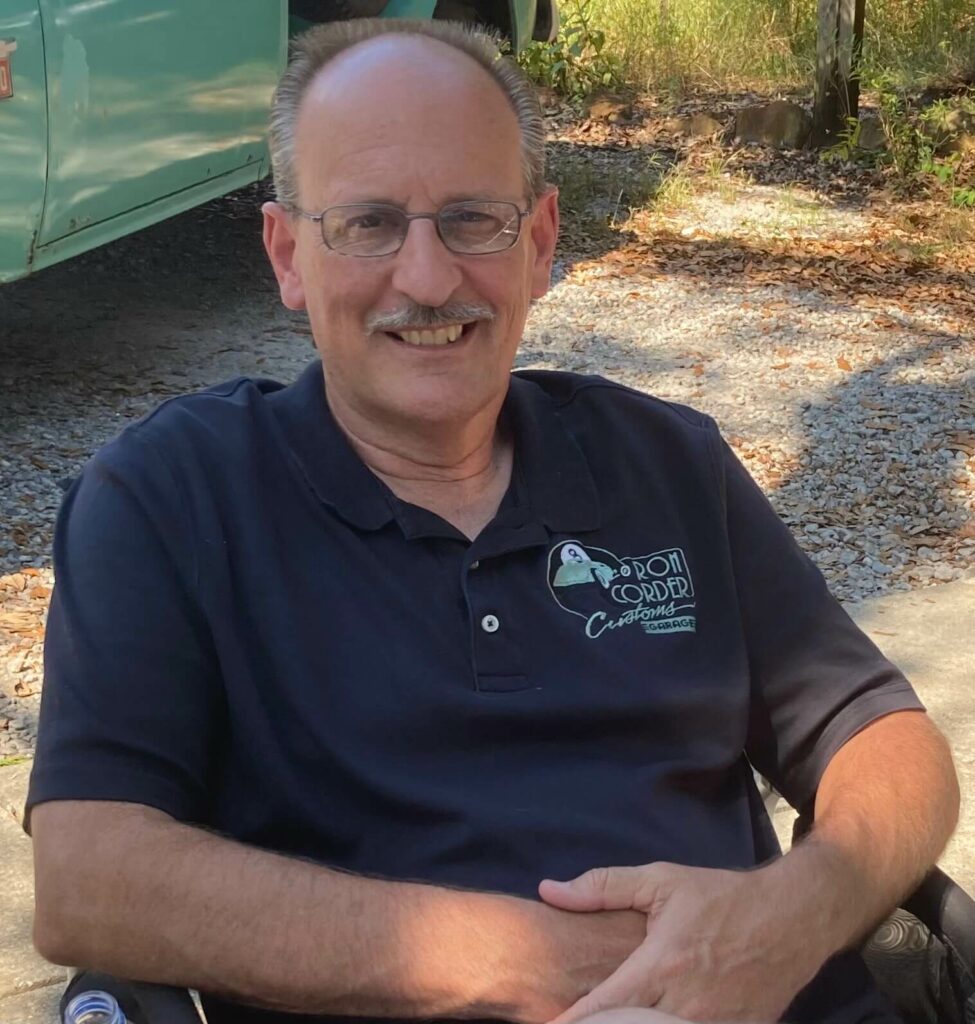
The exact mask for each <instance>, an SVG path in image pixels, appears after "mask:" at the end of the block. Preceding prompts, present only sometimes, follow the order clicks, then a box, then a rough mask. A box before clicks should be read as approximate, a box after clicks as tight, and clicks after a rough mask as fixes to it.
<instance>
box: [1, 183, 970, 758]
mask: <svg viewBox="0 0 975 1024" xmlns="http://www.w3.org/2000/svg"><path fill="white" fill-rule="evenodd" d="M261 198H262V190H261V187H260V186H258V187H255V188H252V189H249V190H246V191H245V192H242V193H238V194H236V195H235V196H232V197H229V198H226V199H223V200H221V201H219V202H216V203H212V204H210V205H208V206H206V207H204V208H202V209H201V210H197V211H191V212H190V213H187V214H184V215H182V216H180V217H178V218H176V219H174V220H171V221H169V222H166V223H164V224H161V225H158V226H157V227H155V228H152V229H150V230H148V231H145V232H142V233H141V234H138V235H136V236H134V237H131V238H128V239H125V240H123V241H121V242H119V243H116V244H114V245H112V246H108V247H106V248H103V249H100V250H97V251H95V252H93V253H89V254H87V255H86V256H83V257H81V258H79V259H76V260H74V261H71V262H68V263H66V264H62V265H60V266H57V267H54V268H52V269H50V270H47V271H44V272H42V273H40V274H38V275H37V276H36V277H34V278H32V279H27V280H25V281H21V282H17V283H15V284H12V285H6V286H4V287H2V288H0V324H2V328H0V757H3V756H5V755H16V754H18V753H27V752H29V751H30V749H31V746H32V742H33V736H34V730H35V725H36V714H37V708H38V704H39V694H40V657H41V653H42V643H43V620H44V615H45V612H46V607H47V598H48V596H49V594H50V587H51V585H52V582H53V580H52V573H51V569H50V554H49V549H50V541H51V533H52V528H53V523H54V518H55V514H56V511H57V508H58V504H59V502H60V499H61V496H62V494H63V490H64V488H65V487H66V486H67V484H68V482H69V481H70V479H71V478H72V477H73V476H74V475H75V474H76V473H77V472H78V470H79V469H80V467H81V466H82V465H83V463H84V461H85V459H86V458H87V457H88V456H89V454H90V453H91V452H92V451H93V450H94V449H96V448H97V447H98V446H100V445H101V444H103V443H104V442H105V441H107V440H108V439H109V438H111V437H112V436H114V435H115V434H116V433H117V432H118V431H119V430H120V429H121V428H122V427H123V426H124V425H125V424H126V423H129V422H131V421H132V420H133V419H135V418H136V417H138V416H140V415H142V414H143V413H144V412H146V411H147V410H149V409H151V408H153V407H154V406H155V405H156V404H157V403H159V402H160V401H161V400H162V399H164V398H166V397H168V396H170V395H174V394H179V393H181V392H185V391H188V390H191V389H195V388H200V387H204V386H206V385H209V384H213V383H216V382H218V381H220V380H223V379H226V378H228V377H232V376H236V375H238V374H247V375H257V376H266V377H273V378H278V379H291V378H292V377H294V376H295V375H296V374H297V373H298V371H299V370H300V369H301V367H302V366H304V365H305V363H306V362H307V361H308V360H309V359H310V358H312V356H313V352H312V348H311V338H310V334H309V331H308V328H307V327H306V326H305V324H304V322H303V318H302V317H301V316H300V315H297V314H294V313H291V312H289V311H287V310H285V309H284V308H283V307H282V306H281V305H280V303H279V301H278V298H277V292H276V288H275V285H274V281H273V278H272V275H271V273H270V270H269V268H268V267H267V265H266V261H265V257H264V253H263V250H262V248H261V244H260V216H259V202H260V200H261ZM776 203H777V199H776V196H775V194H774V193H773V192H771V191H769V190H763V189H762V188H760V187H756V188H755V189H753V190H751V191H750V192H749V193H748V194H747V195H743V196H741V197H740V199H739V204H738V205H737V206H736V208H735V209H736V210H737V213H734V212H733V211H725V212H724V213H723V214H722V216H724V217H726V218H727V217H732V219H733V218H734V216H738V217H739V219H741V218H743V217H744V218H745V219H748V218H754V216H757V215H758V214H756V212H755V211H756V210H758V211H761V210H764V211H765V213H766V214H768V211H769V209H772V213H773V214H774V216H775V217H778V218H781V217H783V216H784V217H786V219H788V216H789V215H790V211H792V210H793V208H794V206H795V203H794V201H791V206H790V205H789V204H785V207H784V208H783V209H780V208H779V206H777V205H776ZM742 204H744V205H742ZM749 204H751V206H749ZM780 205H781V204H780ZM752 207H754V209H752ZM742 210H744V211H745V213H744V214H743V213H742ZM746 215H747V216H746ZM824 216H827V218H828V216H832V214H828V213H826V214H824ZM682 217H683V220H682V221H681V222H680V223H679V224H675V225H674V231H675V235H676V237H679V238H683V239H691V240H693V238H694V235H695V232H697V231H699V230H700V231H704V230H711V231H713V229H714V224H713V219H714V210H713V207H708V208H706V209H701V210H695V208H694V207H693V204H692V205H691V207H690V208H689V209H688V210H687V211H685V213H684V214H682ZM803 218H805V219H804V220H803V224H808V217H807V216H806V214H803ZM835 220H836V225H835V226H836V230H837V231H840V230H844V231H848V230H849V225H850V221H849V216H848V215H842V216H840V215H838V214H837V215H836V217H835ZM743 223H744V221H743ZM728 230H729V231H733V230H734V228H733V226H732V227H730V228H729V229H728ZM825 230H827V231H828V230H829V224H828V223H827V224H826V227H825ZM645 252H647V250H645ZM635 259H636V260H637V263H636V265H635V264H634V259H633V258H628V259H622V258H616V257H613V255H612V254H609V255H608V256H607V258H604V259H601V260H596V261H592V260H590V261H589V262H587V263H581V262H576V261H573V260H572V259H571V258H570V257H569V256H568V255H566V256H565V258H564V259H563V261H562V262H561V263H560V264H559V267H558V278H559V280H558V283H557V284H556V287H555V288H554V289H553V290H552V292H551V293H550V294H549V296H547V297H546V298H545V299H544V300H542V301H541V302H540V303H538V304H537V306H536V307H535V309H534V312H533V314H532V319H531V322H530V325H529V330H528V332H527V334H526V338H525V342H524V346H523V349H522V352H521V355H520V358H519V365H522V366H533V367H547V368H562V369H564V368H568V369H573V370H579V371H582V372H592V373H601V374H604V375H606V376H609V377H612V378H614V379H616V380H620V381H623V382H625V383H627V384H630V385H632V386H634V387H637V388H641V389H645V390H648V391H651V392H653V393H655V394H657V395H659V396H661V397H665V398H668V399H672V400H675V401H680V402H686V403H688V404H691V405H694V406H696V407H698V408H700V409H703V410H704V411H706V412H708V413H710V414H711V415H713V416H714V417H715V418H716V419H717V420H718V422H719V424H720V425H721V426H722V428H723V430H724V431H725V434H726V436H727V437H728V438H729V439H730V440H731V443H732V444H733V446H734V447H735V449H736V450H737V451H738V453H739V455H740V456H741V457H742V458H743V459H744V461H745V462H746V464H747V465H748V467H749V469H750V470H751V471H752V472H753V473H754V474H755V476H756V477H757V478H758V480H759V481H760V482H761V484H762V485H763V486H764V487H765V488H766V490H767V491H768V493H769V496H770V498H771V500H772V502H773V503H774V505H775V506H776V508H777V509H778V511H779V513H780V514H781V515H782V516H783V517H784V518H785V519H786V521H787V522H789V523H790V525H791V526H792V527H793V529H794V530H795V531H796V532H797V534H798V537H799V539H800V542H801V543H802V544H803V546H804V547H805V548H806V550H807V551H808V552H809V553H810V554H811V555H812V557H813V558H814V559H815V560H816V562H817V563H818V564H819V565H820V567H821V568H822V569H823V571H824V573H825V574H826V576H827V578H828V580H829V582H830V584H831V586H832V587H833V589H834V591H835V593H836V594H837V595H838V596H839V597H840V598H842V599H845V600H846V599H855V598H861V597H866V596H868V595H873V594H878V593H880V592H882V591H885V590H888V589H891V588H893V589H908V588H914V587H922V586H927V585H930V584H935V583H938V582H940V581H946V580H951V579H954V578H956V577H957V576H959V575H961V574H962V573H963V572H964V571H965V570H966V569H968V568H969V567H970V566H971V565H972V564H973V563H975V509H973V497H975V389H973V382H975V378H973V361H975V335H973V326H972V323H971V322H970V321H968V322H967V323H965V322H961V323H960V322H959V320H958V316H957V311H954V312H953V310H952V309H951V308H949V307H947V306H945V305H944V304H943V303H941V302H940V300H939V299H938V297H937V296H936V295H932V296H930V297H929V298H928V299H925V298H924V297H923V295H922V296H921V297H919V298H917V299H916V300H912V302H911V304H910V307H909V308H906V307H905V304H904V302H903V301H900V300H898V299H897V298H896V297H891V299H890V301H889V303H886V304H885V302H884V300H879V301H873V302H869V303H865V302H862V301H859V300H857V299H855V298H850V299H844V298H842V297H837V296H836V295H835V294H830V293H828V292H827V291H823V290H821V289H817V288H816V287H815V286H810V287H797V286H796V284H795V282H791V281H790V282H782V283H777V282H776V281H775V280H774V279H772V280H770V279H769V276H768V275H759V276H755V275H754V274H752V273H751V272H750V271H751V264H745V265H743V267H742V269H741V270H740V272H727V271H726V272H723V273H721V274H720V275H712V274H711V273H709V272H707V270H706V268H704V269H701V268H700V267H695V265H694V264H693V263H687V264H686V265H685V264H681V265H676V264H675V265H673V266H668V263H667V260H666V259H664V260H662V261H659V260H657V261H653V260H651V259H649V255H648V258H647V260H646V265H645V266H640V265H639V254H638V255H637V257H635Z"/></svg>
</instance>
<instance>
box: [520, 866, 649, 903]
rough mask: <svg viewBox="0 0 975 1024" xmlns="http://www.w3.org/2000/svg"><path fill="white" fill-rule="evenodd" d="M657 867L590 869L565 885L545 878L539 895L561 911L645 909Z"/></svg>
mask: <svg viewBox="0 0 975 1024" xmlns="http://www.w3.org/2000/svg"><path fill="white" fill-rule="evenodd" d="M656 869H657V865H654V864H647V865H643V866H641V867H617V868H593V869H592V870H590V871H586V872H585V873H584V874H581V875H579V876H578V878H573V879H572V880H571V881H568V882H556V881H554V880H553V879H551V878H546V879H544V881H542V882H541V883H540V884H539V886H538V894H539V895H540V896H541V897H542V899H543V900H544V901H545V902H546V903H548V904H549V905H550V906H553V907H558V908H559V909H561V910H577V911H578V910H630V909H633V908H635V909H637V910H646V909H648V907H649V906H650V904H651V903H652V902H653V898H654V891H655V889H656V884H657V878H658V875H659V872H658V871H657V870H656Z"/></svg>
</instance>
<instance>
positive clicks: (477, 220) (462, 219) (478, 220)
mask: <svg viewBox="0 0 975 1024" xmlns="http://www.w3.org/2000/svg"><path fill="white" fill-rule="evenodd" d="M493 219H494V218H493V217H490V216H488V214H486V213H481V211H480V210H458V211H457V212H456V213H452V214H450V220H453V221H455V222H457V223H460V224H483V223H484V221H486V220H493Z"/></svg>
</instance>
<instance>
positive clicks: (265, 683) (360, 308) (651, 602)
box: [29, 22, 957, 1024]
mask: <svg viewBox="0 0 975 1024" xmlns="http://www.w3.org/2000/svg"><path fill="white" fill-rule="evenodd" d="M272 134H273V149H274V161H275V178H276V185H277V189H278V195H279V202H277V203H269V204H268V205H267V206H266V207H265V211H264V212H265V232H264V241H265V245H266V247H267V251H268V254H269V256H270V259H271V262H272V264H273V267H274V271H275V273H276V275H277V279H278V282H279V285H280V290H281V297H282V300H283V301H284V303H285V304H286V305H287V306H289V307H290V308H293V309H302V308H303V309H306V310H307V312H308V316H309V319H310V322H311V326H312V330H313V333H314V336H315V341H316V345H317V347H318V350H319V352H320V355H321V365H319V364H316V365H315V366H313V367H311V368H310V369H309V370H308V371H307V372H306V373H305V374H304V375H303V376H302V377H301V378H300V379H299V380H298V381H297V382H296V383H294V384H292V385H291V386H289V387H283V388H282V387H281V386H279V385H275V384H272V383H270V382H253V381H235V382H231V383H230V384H227V385H224V386H222V387H217V388H214V389H212V390H210V391H208V392H205V393H203V394H200V395H195V396H189V397H186V398H181V399H177V400H175V401H172V402H169V403H167V404H166V405H164V406H163V407H162V408H161V409H159V410H157V411H156V412H155V413H153V414H152V415H150V416H149V417H147V418H146V419H144V420H143V421H141V422H140V423H139V424H137V425H135V426H134V427H132V428H131V429H129V430H127V431H126V432H125V433H124V434H123V435H122V436H121V437H120V438H119V439H118V440H117V441H116V442H114V443H113V444H112V445H109V446H108V448H106V449H105V450H103V451H102V452H101V453H99V454H98V455H97V456H96V457H95V459H94V460H93V461H92V463H91V464H90V466H89V467H88V469H87V471H86V473H85V474H84V477H83V479H82V480H81V481H80V483H79V484H78V485H77V486H76V487H75V488H74V489H73V491H72V492H71V494H70V495H69V497H68V499H67V501H66V505H65V509H64V512H63V514H62V517H61V520H60V523H59V528H58V535H57V540H56V553H55V557H56V568H57V587H56V592H55V596H54V599H53V603H52V609H51V616H50V623H49V628H48V677H47V681H46V685H45V691H44V707H43V711H42V721H41V732H40V740H39V750H38V756H37V760H36V764H35V768H34V772H33V777H32V781H31V790H30V794H29V810H30V811H31V819H30V820H31V825H32V832H33V836H34V843H35V850H36V878H37V916H36V924H35V941H36V943H37V945H38V948H39V949H40V950H41V952H42V953H44V954H45V955H46V956H48V957H49V958H50V959H52V960H54V961H56V962H61V963H71V964H83V965H86V966H91V967H94V968H98V969H101V970H104V971H108V972H110V973H115V974H119V975H122V976H127V977H132V978H138V979H146V980H155V981H161V982H167V983H172V984H178V985H186V986H190V987H194V988H198V989H200V990H201V991H202V992H203V993H204V1005H205V1007H206V1009H207V1013H208V1017H209V1019H210V1021H211V1022H216V1024H221V1022H230V1021H233V1022H235V1024H239V1022H246V1021H251V1020H254V1021H258V1020H260V1021H280V1022H283V1021H285V1020H288V1019H291V1017H290V1016H289V1014H292V1013H294V1014H310V1015H321V1016H327V1015H338V1016H359V1017H392V1018H410V1017H424V1018H430V1017H434V1018H449V1017H458V1018H495V1019H507V1020H514V1021H522V1022H526V1024H542V1022H545V1021H548V1020H551V1019H554V1018H558V1019H559V1021H560V1022H567V1021H570V1020H574V1019H577V1018H580V1017H583V1016H586V1015H588V1014H591V1013H593V1012H595V1011H598V1010H603V1009H606V1008H612V1007H627V1006H632V1007H650V1006H655V1007H657V1011H659V1013H655V1012H654V1011H646V1019H647V1021H649V1020H651V1019H660V1018H659V1014H662V1013H668V1014H675V1015H678V1016H679V1017H683V1018H686V1019H691V1020H716V1019H720V1020H737V1021H743V1020H744V1021H748V1020H751V1021H771V1020H776V1019H779V1018H780V1017H781V1016H782V1015H783V1014H784V1013H787V1014H788V1018H787V1019H789V1020H793V1021H813V1020H816V1021H830V1022H836V1024H840V1022H842V1024H852V1022H854V1021H857V1022H859V1021H867V1020H870V1021H878V1020H893V1017H892V1016H890V1015H886V1016H885V1013H886V1011H885V1009H884V1008H883V1006H882V1004H881V1002H880V998H879V996H878V995H877V994H876V993H875V992H873V991H872V989H871V988H870V985H869V982H868V980H867V977H866V974H865V972H864V968H863V966H862V964H861V963H860V962H859V961H858V959H857V958H856V957H855V956H853V955H852V954H842V955H840V956H839V957H838V958H837V959H834V960H832V961H831V962H830V963H829V964H827V966H826V967H825V968H823V969H822V970H821V968H822V965H823V964H824V962H826V961H827V960H829V959H830V958H831V957H833V956H834V954H837V953H840V951H842V950H845V949H848V948H849V947H850V946H851V945H853V944H854V943H855V942H856V941H857V940H859V939H860V938H862V937H863V936H864V935H865V934H866V933H867V932H868V931H869V929H870V928H871V926H873V925H874V924H875V923H876V922H877V921H878V920H879V919H880V918H882V917H883V915H884V914H885V913H886V912H887V911H888V910H889V909H890V908H891V907H892V906H893V905H894V904H895V903H896V902H897V901H898V900H899V899H900V898H901V897H902V896H903V895H904V894H905V893H907V892H908V891H909V890H910V889H911V888H912V887H913V886H914V885H915V884H916V882H917V881H918V880H919V879H920V877H921V876H922V875H923V874H924V872H925V871H926V869H927V868H928V866H929V865H930V864H931V863H932V861H933V860H934V858H935V857H936V856H937V855H938V853H939V852H940V850H941V848H942V846H943V844H944V842H945V841H946V838H947V836H948V834H949V833H950V830H951V828H952V826H953V823H954V820H955V815H956V810H957V792H956V783H955V779H954V774H953V771H952V767H951V761H950V756H949V754H948V752H947V749H946V747H945V744H944V742H943V740H942V739H941V737H940V735H939V734H938V733H937V732H936V730H935V729H934V728H933V727H932V726H931V725H930V723H929V722H928V720H927V718H926V717H925V715H924V714H923V711H922V710H921V708H920V704H919V703H918V701H917V699H916V697H915V696H914V695H913V693H912V691H911V690H910V687H909V686H908V684H907V683H906V682H905V681H904V680H903V677H902V676H900V674H899V673H897V671H896V670H895V669H894V668H893V667H892V666H890V665H889V664H888V663H887V662H886V661H884V659H883V658H882V657H881V656H880V654H879V652H877V651H876V649H875V648H874V647H873V646H872V645H871V644H870V643H869V642H868V641H867V640H866V639H865V638H864V637H863V636H862V635H861V634H860V633H859V632H858V631H857V630H856V628H855V627H854V626H853V625H852V623H851V622H850V621H849V619H848V618H847V617H846V616H845V615H844V614H843V613H842V611H841V610H840V609H839V607H838V606H837V605H836V603H835V602H834V601H833V600H832V598H831V597H830V596H829V595H828V593H827V592H826V589H825V587H824V585H823V582H822V579H821V577H820V576H819V575H818V573H816V571H815V570H814V569H813V568H812V566H811V564H810V563H809V562H808V560H806V559H805V558H804V557H803V556H802V555H801V554H800V553H799V551H798V549H797V548H796V546H795V544H794V543H793V542H792V540H791V538H790V537H789V536H788V534H787V533H786V531H785V530H784V528H783V527H782V525H781V524H780V522H779V521H778V519H777V518H776V517H775V515H774V514H773V513H772V511H771V509H770V507H769V506H768V504H767V502H765V500H764V498H763V497H762V495H761V494H760V492H759V491H758V490H757V488H756V487H755V485H754V484H753V483H752V482H751V481H750V480H749V479H748V478H747V475H746V474H745V473H744V471H743V470H742V469H741V467H740V466H739V465H738V463H737V462H736V461H735V460H734V458H733V457H732V455H731V454H730V452H729V450H728V449H727V447H726V446H725V445H724V444H723V442H721V440H720V438H719V436H718V434H717V431H716V429H715V427H714V425H713V424H712V423H711V421H710V420H708V419H707V418H706V417H704V416H701V415H699V414H696V413H694V412H692V411H690V410H686V409H682V408H677V407H674V406H670V405H667V404H665V403H661V402H657V401H655V400H653V399H650V398H648V397H646V396H644V395H640V394H638V393H635V392H632V391H629V390H627V389H624V388H621V387H617V386H615V385H612V384H610V383H608V382H606V381H602V380H600V379H597V378H581V377H577V376H573V375H570V374H555V373H553V374H543V373H535V374H527V373H526V374H522V375H516V376H515V377H511V376H510V373H509V371H510V367H511V364H512V360H513V357H514V354H515V350H516V348H517V345H518V342H519V339H520V337H521V334H522V330H523V327H524V323H525V319H526V315H527V312H528V307H529V304H530V302H531V300H532V299H533V298H537V297H539V296H541V295H542V294H543V293H544V292H545V291H546V289H547V288H548V286H549V275H550V271H551V265H552V255H553V250H554V246H555V240H556V234H557V227H558V212H557V205H556V193H555V190H554V189H551V188H548V187H547V186H546V185H545V184H544V177H543V173H544V166H543V154H542V124H541V120H540V117H539V114H538V108H537V103H536V102H535V100H534V98H533V96H532V93H531V90H530V88H529V87H528V86H527V85H526V84H525V83H524V82H523V80H522V79H521V78H520V76H519V75H518V74H517V72H516V71H515V70H514V69H512V68H511V67H510V66H508V65H506V64H501V63H497V62H496V61H495V60H494V53H493V50H492V48H491V47H490V45H489V44H487V43H486V42H485V41H484V40H482V39H480V38H479V37H477V36H476V35H475V34H473V33H470V32H468V31H466V30H464V29H461V28H459V27H458V26H450V25H447V24H443V23H433V22H431V23H425V24H422V25H421V24H410V23H390V22H385V23H379V22H358V23H350V24H347V25H344V26H331V27H328V28H327V29H323V30H317V31H316V32H314V33H313V34H311V35H310V36H308V37H307V38H306V39H305V41H304V42H303V43H301V44H300V45H299V48H298V53H297V55H296V60H295V62H294V63H293V64H292V66H291V69H290V70H289V71H288V73H287V74H286V75H285V78H284V80H283V82H282V84H281V86H280V88H279V90H278V93H277V96H276V100H275V111H274V115H273V133H272ZM322 367H324V380H323V374H322ZM587 562H588V563H589V565H590V567H589V568H587V569H586V571H585V572H583V573H580V572H579V570H578V569H575V570H572V569H568V570H567V569H566V566H569V565H570V563H571V564H572V565H578V566H581V567H583V568H585V567H586V563H587ZM597 565H599V566H602V567H603V569H601V570H600V573H599V575H598V577H597V576H596V575H594V573H595V572H596V570H595V569H594V568H592V567H593V566H597ZM746 754H747V757H746ZM749 759H750V760H749ZM751 764H754V765H755V766H756V767H757V768H758V769H759V770H761V771H762V772H763V773H764V774H765V775H766V776H768V777H769V778H770V779H771V780H772V781H773V782H774V783H775V784H776V786H777V787H778V788H779V789H780V790H781V791H782V792H783V793H784V794H785V795H786V796H787V797H788V798H789V799H790V800H791V801H792V802H793V803H794V804H796V805H797V806H802V807H809V808H812V806H813V804H814V805H815V827H814V830H813V832H812V835H811V837H810V838H809V839H808V840H807V841H805V842H804V843H802V844H800V845H799V846H798V847H797V848H796V849H795V850H794V851H793V852H791V853H789V854H788V855H787V856H785V857H777V856H776V854H777V852H778V851H777V847H776V845H775V841H774V837H772V836H771V835H770V829H769V823H768V819H767V816H766V815H765V814H764V811H763V810H762V807H761V802H760V800H759V798H758V794H757V792H756V790H755V787H754V783H753V781H752V770H751ZM760 865H761V866H760ZM607 868H610V869H611V870H606V869H607ZM747 869H751V870H747ZM575 876H580V877H578V878H577V879H576V880H575V881H572V882H570V883H569V884H564V882H563V883H560V882H559V881H558V880H566V879H573V878H574V877H575ZM539 885H540V888H539ZM539 895H540V896H541V900H539V898H538V897H539ZM255 1007H263V1008H264V1009H263V1010H259V1009H256V1008H255ZM787 1008H788V1009H787ZM621 1012H624V1018H625V1019H627V1020H629V1019H630V1018H629V1017H627V1016H626V1014H627V1013H639V1011H621Z"/></svg>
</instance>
